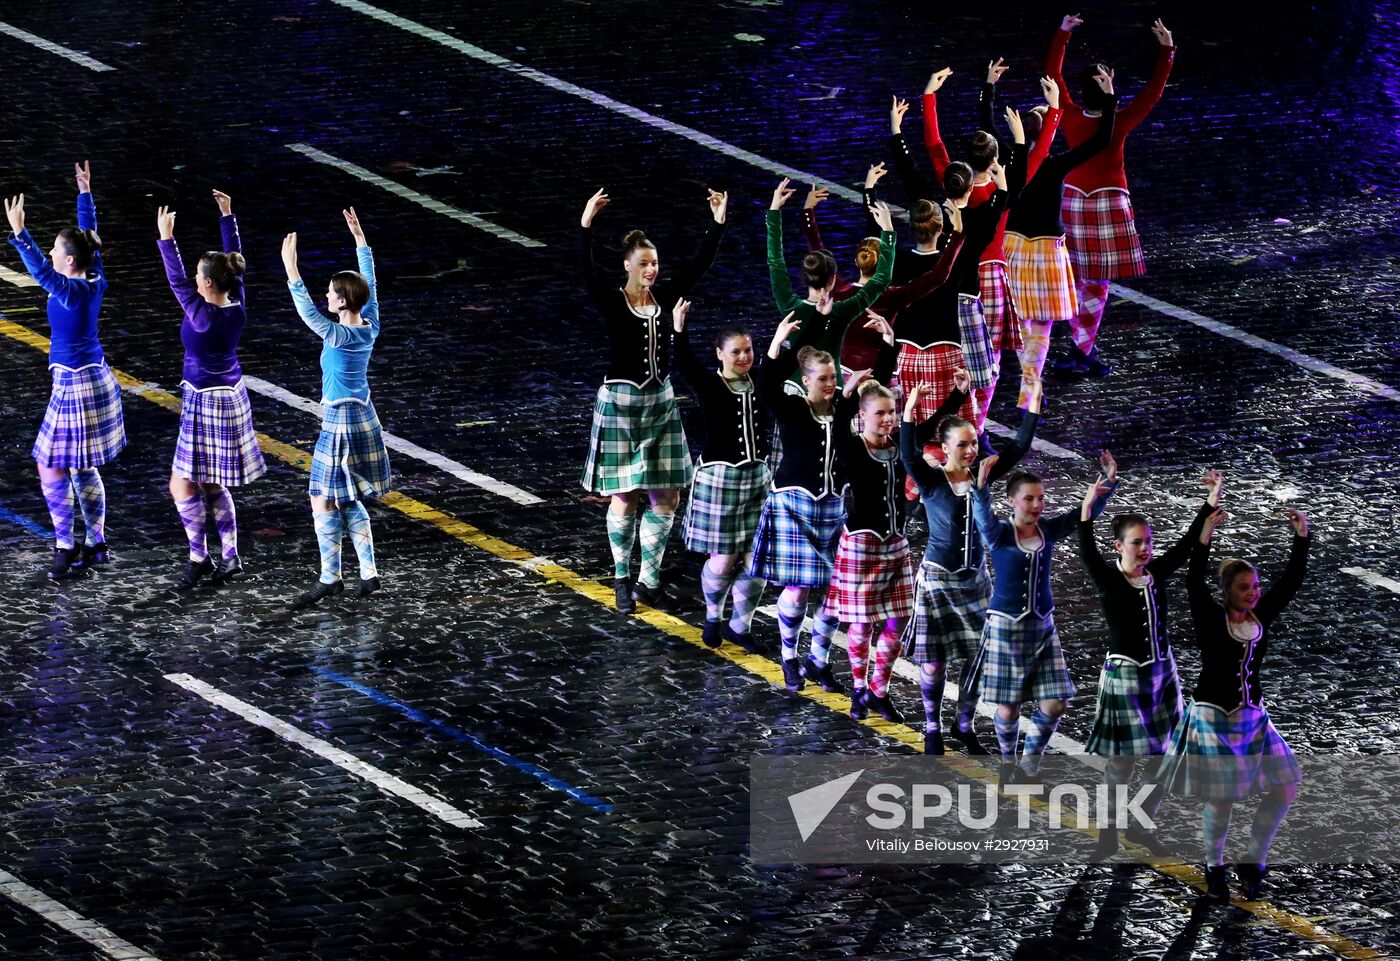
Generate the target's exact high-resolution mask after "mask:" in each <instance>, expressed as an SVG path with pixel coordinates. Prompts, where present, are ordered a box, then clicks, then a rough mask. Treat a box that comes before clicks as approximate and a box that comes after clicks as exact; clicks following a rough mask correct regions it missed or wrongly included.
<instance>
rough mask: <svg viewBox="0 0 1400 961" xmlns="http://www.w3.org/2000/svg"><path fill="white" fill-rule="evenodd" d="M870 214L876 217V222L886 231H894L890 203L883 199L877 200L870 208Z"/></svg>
mask: <svg viewBox="0 0 1400 961" xmlns="http://www.w3.org/2000/svg"><path fill="white" fill-rule="evenodd" d="M870 216H872V217H874V218H875V222H876V223H877V224H879V225H880V229H881V230H882V231H884V232H885V233H887V234H889V233H894V217H893V216H892V215H891V214H890V205H889V204H887V203H885V202H884V201H883V200H877V201H876V202H875V203H874V205H872V206H871V208H870Z"/></svg>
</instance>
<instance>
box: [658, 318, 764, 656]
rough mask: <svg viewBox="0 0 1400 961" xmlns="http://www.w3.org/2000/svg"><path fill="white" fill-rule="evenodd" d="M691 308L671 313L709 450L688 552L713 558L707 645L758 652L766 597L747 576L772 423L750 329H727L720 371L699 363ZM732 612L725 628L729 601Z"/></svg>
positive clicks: (706, 582)
mask: <svg viewBox="0 0 1400 961" xmlns="http://www.w3.org/2000/svg"><path fill="white" fill-rule="evenodd" d="M689 311H690V301H688V300H685V299H684V298H682V299H680V300H677V301H676V305H675V307H673V308H672V309H671V317H672V324H673V327H674V333H673V335H672V336H673V338H674V341H675V351H676V367H677V369H678V370H679V371H680V374H681V376H682V377H684V378H685V379H686V381H687V382H688V383H689V384H690V387H691V389H692V390H694V391H695V393H696V394H697V395H698V396H699V398H700V414H701V417H702V418H703V419H704V422H705V448H704V450H702V451H701V452H700V457H699V458H698V459H697V461H696V465H695V480H694V483H693V484H692V486H691V489H690V508H689V510H688V511H687V512H686V519H685V546H686V547H688V548H690V549H691V550H693V551H702V552H704V553H707V554H709V555H710V557H709V560H708V561H706V562H705V565H704V567H702V568H701V569H700V590H701V593H702V594H703V595H704V598H705V630H704V634H703V635H702V637H703V640H704V641H705V643H706V644H708V645H709V646H710V647H718V646H719V642H720V639H721V630H722V632H723V639H724V640H727V641H732V642H733V643H735V644H738V645H740V646H741V647H745V648H748V649H752V648H753V644H752V641H751V638H750V625H751V624H752V623H753V614H754V610H755V609H756V608H757V607H758V599H759V597H761V596H762V594H763V584H764V581H763V578H761V577H754V576H753V575H751V574H749V572H748V566H749V560H750V554H751V552H752V550H753V535H754V531H755V530H757V529H758V518H759V515H760V514H762V513H763V502H764V500H765V499H766V498H767V497H768V489H769V488H770V487H772V486H773V474H772V472H771V471H770V470H769V468H768V460H767V458H768V436H769V434H771V433H772V428H773V424H772V417H771V415H769V413H768V408H767V407H766V406H765V405H764V404H763V402H762V400H761V399H760V398H759V396H758V390H757V388H756V387H755V385H754V382H753V378H752V377H750V376H749V370H750V369H751V368H752V367H753V335H752V334H750V333H749V331H748V330H747V329H746V328H744V327H733V326H731V327H725V328H724V329H723V330H721V331H720V332H719V336H717V337H716V338H715V358H716V359H717V360H718V361H719V364H720V367H719V370H718V372H716V370H715V368H714V367H713V366H712V365H707V364H701V363H700V362H699V361H698V360H696V358H695V352H694V350H693V349H692V348H691V346H690V333H689V331H687V330H686V314H687V313H689ZM726 594H729V595H730V596H731V597H732V599H733V604H734V608H733V611H732V613H731V615H730V618H729V621H728V623H722V622H721V617H722V616H723V614H724V597H725V595H726Z"/></svg>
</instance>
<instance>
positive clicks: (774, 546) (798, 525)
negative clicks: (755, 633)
mask: <svg viewBox="0 0 1400 961" xmlns="http://www.w3.org/2000/svg"><path fill="white" fill-rule="evenodd" d="M845 522H846V501H845V499H844V498H842V497H839V496H837V495H835V494H829V495H827V496H826V497H823V498H822V499H821V500H817V499H816V498H814V497H812V495H811V494H809V493H807V492H806V491H804V490H791V489H789V490H780V491H773V492H772V493H771V494H769V495H768V500H766V501H765V502H764V504H763V514H762V516H760V517H759V519H758V533H757V534H755V535H754V541H753V559H752V560H751V561H750V562H749V575H750V576H751V577H762V578H765V579H767V580H769V581H771V582H772V583H774V584H776V585H778V586H780V587H826V585H828V584H830V583H831V575H832V568H833V567H834V566H835V560H836V542H837V540H838V538H840V536H841V525H842V524H844V523H845Z"/></svg>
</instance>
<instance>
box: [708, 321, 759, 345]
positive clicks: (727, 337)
mask: <svg viewBox="0 0 1400 961" xmlns="http://www.w3.org/2000/svg"><path fill="white" fill-rule="evenodd" d="M735 337H747V338H748V339H749V342H750V343H752V342H753V334H752V333H750V331H749V329H748V328H747V327H745V326H744V325H742V324H730V325H729V326H728V327H725V328H724V329H723V330H721V331H720V332H719V333H718V334H716V335H715V350H724V345H725V344H727V343H729V342H730V341H731V340H733V339H734V338H735Z"/></svg>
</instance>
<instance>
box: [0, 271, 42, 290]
mask: <svg viewBox="0 0 1400 961" xmlns="http://www.w3.org/2000/svg"><path fill="white" fill-rule="evenodd" d="M0 280H3V281H5V282H6V283H11V284H14V285H15V286H16V287H38V286H39V282H38V281H37V280H35V279H34V278H33V277H31V276H29V275H28V274H22V273H20V272H19V271H17V270H11V269H10V268H9V267H0Z"/></svg>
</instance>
